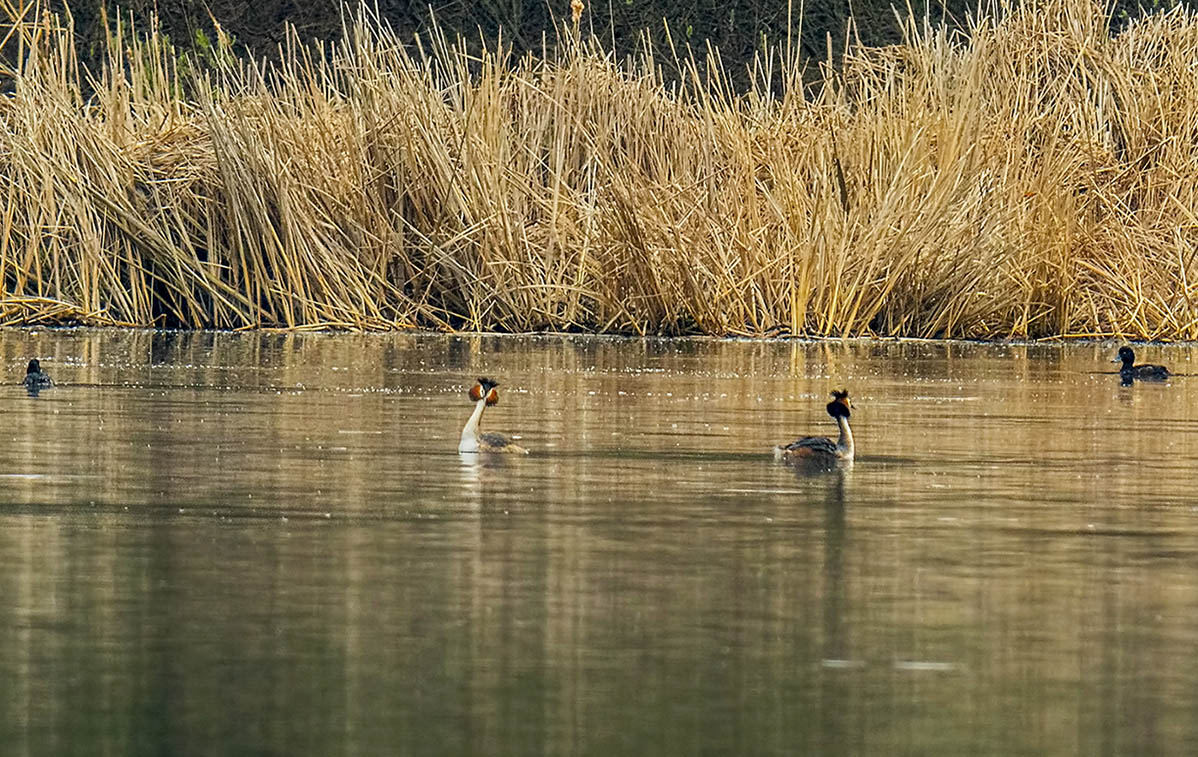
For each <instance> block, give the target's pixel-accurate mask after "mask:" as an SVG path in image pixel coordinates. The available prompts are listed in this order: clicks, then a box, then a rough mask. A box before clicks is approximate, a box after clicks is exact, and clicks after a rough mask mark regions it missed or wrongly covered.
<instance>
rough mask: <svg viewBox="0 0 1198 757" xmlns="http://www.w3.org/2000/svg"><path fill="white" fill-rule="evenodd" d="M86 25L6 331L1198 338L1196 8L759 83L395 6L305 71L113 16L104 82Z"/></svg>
mask: <svg viewBox="0 0 1198 757" xmlns="http://www.w3.org/2000/svg"><path fill="white" fill-rule="evenodd" d="M579 7H581V6H579ZM31 19H32V20H31ZM67 26H68V25H67V24H61V23H59V22H58V21H57V20H56V19H55V18H54V17H53V16H51V15H49V14H40V15H39V14H27V15H25V16H24V17H23V20H17V19H14V20H13V21H12V22H10V24H9V27H8V29H7V31H8V33H9V34H10V41H9V44H10V45H15V44H19V45H20V46H21V49H22V56H21V61H22V62H21V64H20V68H19V70H15V71H8V72H4V73H5V74H6V78H8V79H10V82H11V93H10V94H7V95H5V96H4V98H3V101H2V108H3V124H4V130H3V136H2V139H3V145H0V171H2V172H3V175H4V177H3V178H4V187H5V189H4V190H3V199H2V200H0V213H2V215H0V280H2V281H3V284H4V290H3V299H0V323H9V324H11V323H28V322H63V321H75V322H83V323H96V324H136V325H147V324H171V325H180V326H185V327H216V328H255V327H269V328H322V327H335V328H351V329H385V328H403V327H413V326H416V327H429V328H440V329H463V330H497V331H529V330H545V329H548V330H578V331H594V332H623V333H641V334H644V333H705V334H717V335H724V334H747V335H758V334H782V333H784V334H796V335H833V336H840V335H869V334H876V335H907V336H945V337H981V338H1003V337H1051V336H1064V337H1071V336H1097V335H1120V336H1125V337H1135V338H1153V339H1194V338H1196V337H1198V308H1196V303H1198V267H1196V261H1195V251H1196V249H1198V219H1196V218H1195V213H1196V212H1198V211H1196V210H1195V209H1196V208H1198V150H1196V149H1195V143H1196V140H1198V134H1196V133H1195V131H1194V129H1195V126H1194V125H1195V124H1198V79H1196V78H1195V77H1194V75H1193V71H1194V69H1195V66H1196V65H1198V17H1195V15H1193V14H1192V13H1189V12H1187V11H1185V10H1184V9H1181V8H1178V9H1176V10H1173V11H1170V12H1168V13H1161V14H1157V15H1153V16H1151V17H1148V18H1146V19H1144V20H1141V21H1138V22H1136V23H1133V24H1132V25H1131V26H1130V27H1129V28H1128V29H1127V30H1126V31H1124V32H1122V33H1120V34H1118V35H1116V36H1112V35H1111V34H1110V33H1109V31H1108V27H1107V18H1106V16H1105V15H1104V11H1103V9H1102V7H1101V6H1100V5H1098V4H1096V3H1093V2H1088V1H1087V0H1048V1H1040V2H1031V3H1023V4H1022V5H1021V7H1020V8H1019V9H1015V10H1010V11H1009V12H1008V13H1007V14H1006V15H1004V16H1002V17H1001V18H997V19H996V18H983V19H981V20H980V21H978V22H976V23H975V24H974V25H973V27H972V29H971V30H970V34H969V35H967V36H956V35H954V34H952V33H950V32H948V31H946V30H943V29H937V28H927V27H923V26H918V25H914V24H913V25H912V26H911V27H910V28H909V29H908V30H907V34H906V42H905V43H904V44H902V45H896V46H891V47H886V48H880V49H878V48H864V47H860V46H856V47H851V48H850V50H849V52H848V53H847V54H846V55H845V57H844V58H843V59H840V60H837V61H835V65H834V66H828V67H825V68H823V69H822V70H821V72H820V76H818V77H817V78H818V82H817V83H816V84H814V85H812V84H811V83H810V81H808V82H807V83H805V82H804V78H803V77H804V75H805V73H806V74H807V75H808V79H811V78H812V77H811V76H810V73H811V72H808V71H805V66H806V61H804V60H801V59H799V58H798V57H792V56H790V55H788V53H786V51H784V50H776V51H773V52H771V53H767V54H763V55H762V56H761V57H759V58H758V59H757V60H755V61H753V62H752V71H753V76H754V82H755V83H754V85H753V86H752V87H751V88H750V89H749V90H748V91H747V92H737V91H734V90H733V88H732V87H730V86H729V85H728V83H727V77H725V76H724V75H723V73H722V69H721V66H720V63H719V57H718V55H717V54H716V53H715V52H714V51H713V52H709V53H708V54H707V56H706V57H705V58H704V59H702V60H699V61H696V60H695V59H694V58H687V57H686V56H680V58H679V59H678V60H675V61H672V62H671V63H672V64H673V65H676V66H678V67H681V69H682V71H683V73H684V76H683V78H682V80H681V81H680V82H672V81H670V82H668V81H665V80H664V79H663V77H662V76H661V74H660V73H659V71H660V70H661V66H660V65H659V63H658V61H656V60H654V58H653V57H652V54H650V53H645V54H643V55H642V56H640V58H639V59H637V60H635V61H631V62H628V63H626V64H622V65H621V64H618V63H617V62H615V61H614V60H613V58H612V56H610V55H608V54H606V53H605V52H604V51H603V50H601V49H600V48H599V47H598V46H597V45H596V44H595V43H593V42H586V41H580V37H581V36H582V35H579V34H578V33H577V31H576V30H577V29H578V27H577V25H575V26H574V29H575V31H574V32H573V33H572V32H571V31H570V30H568V29H565V28H564V29H563V31H562V34H561V35H560V36H559V45H558V52H556V53H554V54H552V55H551V59H550V60H544V59H536V58H532V57H528V58H520V59H514V58H512V57H510V56H508V55H507V54H505V53H503V52H497V51H491V52H487V53H485V54H483V55H482V56H481V57H480V56H478V55H476V54H470V53H468V52H466V51H465V49H464V48H463V47H462V46H460V45H457V44H452V43H451V42H449V41H447V40H446V39H445V38H444V37H443V36H436V37H434V38H432V39H431V40H426V41H425V42H424V43H423V44H421V43H411V44H408V43H406V42H405V41H401V40H399V39H396V38H395V36H394V35H393V34H392V33H391V32H389V31H388V30H387V29H386V28H385V26H384V25H382V24H380V23H378V22H377V20H376V19H373V18H372V17H371V16H370V14H369V12H366V11H363V12H362V13H361V15H360V16H359V17H358V18H357V19H356V20H355V21H353V22H352V23H349V24H348V25H347V31H346V34H345V37H344V39H342V40H341V41H340V42H337V43H336V44H331V45H328V46H325V47H317V48H306V47H303V46H301V45H299V44H298V43H297V42H296V41H295V39H294V37H292V38H291V39H290V40H289V41H288V43H287V44H286V45H285V46H284V48H283V50H282V62H281V63H280V64H279V65H277V66H275V67H271V68H266V67H264V66H261V65H259V66H257V67H255V66H254V65H252V64H247V63H245V62H242V61H238V60H237V59H236V58H234V57H233V56H231V55H228V54H225V53H227V46H228V45H227V40H224V39H223V38H222V39H219V40H218V41H217V42H216V43H215V44H214V49H215V50H216V53H215V54H210V55H207V56H205V61H204V62H203V63H201V62H199V61H197V60H196V59H195V58H190V57H183V56H180V55H178V54H177V53H176V52H175V50H174V49H173V48H172V47H171V46H170V44H169V42H168V41H167V40H165V39H164V38H163V37H161V36H160V35H158V34H151V35H150V36H148V37H144V36H142V37H139V36H134V35H130V34H129V33H128V32H127V31H125V30H124V29H122V27H121V25H120V24H114V25H113V28H114V32H113V33H112V35H111V38H110V40H109V48H108V65H107V67H106V69H105V70H104V71H103V72H102V73H100V74H97V76H96V78H95V79H94V80H90V81H81V80H80V76H81V74H79V73H78V66H77V64H76V61H75V60H74V58H73V53H72V50H73V49H74V43H73V40H72V39H71V35H70V33H69V32H68V31H67V30H66V28H67ZM500 49H502V48H500ZM85 92H90V93H92V94H89V95H87V96H86V97H85V95H84V93H85Z"/></svg>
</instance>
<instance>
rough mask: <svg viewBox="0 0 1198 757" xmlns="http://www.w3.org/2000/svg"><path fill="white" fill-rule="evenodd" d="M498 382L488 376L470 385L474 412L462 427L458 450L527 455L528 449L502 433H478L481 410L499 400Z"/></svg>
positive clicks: (481, 416)
mask: <svg viewBox="0 0 1198 757" xmlns="http://www.w3.org/2000/svg"><path fill="white" fill-rule="evenodd" d="M497 386H499V382H497V381H492V380H491V379H489V378H480V379H479V380H478V383H476V384H475V385H474V386H472V387H470V399H472V400H474V412H473V413H471V414H470V420H468V421H466V427H465V428H463V429H462V441H461V442H460V443H459V444H458V452H507V453H512V454H517V455H527V454H528V450H526V449H524V448H523V447H521V446H520V445H518V444H516V443H515V442H513V441H512V440H511V439H509V438H507V437H506V436H504V435H503V434H495V433H480V432H479V430H478V424H479V422H480V421H481V420H482V418H483V411H484V410H486V409H487V408H488V407H490V406H491V405H494V404H495V403H497V402H499V391H498V390H497V389H496V388H495V387H497Z"/></svg>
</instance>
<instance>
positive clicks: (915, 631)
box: [0, 331, 1198, 755]
mask: <svg viewBox="0 0 1198 757" xmlns="http://www.w3.org/2000/svg"><path fill="white" fill-rule="evenodd" d="M1113 351H1114V350H1113V348H1112V346H1111V345H1102V346H1074V347H1060V346H1047V347H1043V346H1035V347H1021V346H978V345H960V344H949V345H945V344H925V343H853V344H847V345H844V344H831V343H821V344H797V343H786V342H770V343H762V342H718V341H710V340H696V341H649V342H642V341H619V340H602V339H581V338H579V339H573V338H527V339H509V338H498V337H479V338H447V337H439V336H412V335H369V336H356V335H354V336H351V335H286V336H280V335H251V334H246V335H233V334H150V333H146V332H86V331H85V332H75V331H65V332H63V331H36V332H26V331H19V332H4V333H0V358H2V360H0V366H3V368H4V370H5V371H6V372H7V373H6V375H9V376H11V377H12V378H11V385H10V386H9V387H8V388H7V389H4V388H3V387H0V393H3V394H4V395H6V402H5V404H6V413H5V418H6V423H5V428H4V433H3V434H0V482H2V483H3V486H2V487H0V644H2V645H3V647H2V648H0V680H3V681H4V683H5V685H4V686H3V687H0V743H3V744H5V749H4V753H5V754H14V755H43V754H150V753H153V754H160V753H179V754H190V753H200V754H210V753H222V754H409V753H443V754H464V753H487V754H535V753H548V754H563V753H576V752H577V753H588V754H612V753H632V754H687V755H689V754H695V753H700V752H704V753H737V754H795V753H812V754H831V753H849V754H879V753H906V754H952V755H957V754H962V753H966V752H976V751H983V752H986V753H1002V754H1012V753H1024V754H1042V753H1045V752H1048V751H1053V752H1056V751H1073V752H1086V753H1094V752H1102V753H1112V754H1123V753H1130V752H1148V753H1160V752H1172V753H1192V752H1194V751H1195V749H1196V748H1198V721H1195V720H1194V718H1193V713H1194V712H1195V711H1196V709H1198V659H1196V658H1195V656H1194V655H1193V650H1194V648H1195V646H1196V644H1198V575H1196V573H1195V570H1194V566H1195V565H1196V564H1198V562H1196V559H1198V539H1196V536H1198V522H1196V520H1198V497H1195V496H1194V493H1193V476H1192V471H1193V470H1194V468H1195V464H1196V463H1198V377H1195V378H1192V379H1188V378H1187V377H1184V376H1183V377H1179V378H1175V379H1173V380H1171V381H1169V382H1167V383H1163V384H1141V383H1138V382H1137V383H1136V384H1134V385H1132V386H1121V385H1120V384H1121V382H1120V377H1119V375H1118V374H1117V373H1114V372H1113V371H1112V368H1113V366H1111V365H1110V362H1109V361H1110V359H1111V356H1112V355H1113ZM1144 352H1145V357H1146V358H1148V359H1151V360H1152V361H1153V362H1164V363H1166V364H1168V365H1170V366H1171V367H1172V368H1173V369H1174V370H1175V371H1177V372H1180V373H1189V372H1194V373H1198V371H1190V370H1188V367H1189V366H1191V365H1193V364H1194V362H1195V361H1196V359H1198V350H1192V349H1187V348H1177V347H1171V348H1159V349H1153V350H1145V351H1144ZM1149 352H1151V353H1152V354H1151V355H1150V356H1149V355H1148V354H1147V353H1149ZM34 356H36V357H40V358H41V359H42V362H43V368H45V370H46V371H47V372H48V373H49V374H50V375H51V376H53V377H54V379H55V381H57V382H58V384H59V386H56V387H54V388H51V389H47V390H44V391H42V392H41V393H40V395H39V396H37V397H30V396H27V395H26V393H25V390H24V387H23V386H22V385H21V384H20V380H21V375H22V372H23V370H24V366H25V363H26V362H27V360H28V359H29V358H30V357H34ZM1102 371H1106V373H1100V372H1102ZM479 375H495V376H497V377H498V378H499V379H500V380H501V381H502V382H503V384H504V387H505V388H506V393H505V394H504V395H503V401H502V403H501V404H500V405H499V406H497V407H496V408H493V409H492V410H491V411H488V415H487V418H486V424H487V428H488V429H490V430H495V431H502V432H505V433H509V434H516V435H519V436H520V437H521V442H520V443H521V444H523V445H525V446H528V447H529V448H530V449H531V450H532V453H533V454H532V455H531V456H529V457H527V458H524V457H521V458H519V459H513V458H510V457H499V456H486V455H483V456H470V455H467V456H460V455H458V454H456V452H455V450H456V447H457V441H458V435H459V433H460V430H461V426H462V424H463V423H464V422H465V420H466V417H467V416H468V415H469V412H470V403H469V401H468V400H467V399H466V397H465V391H466V389H468V388H469V385H470V382H472V381H473V379H474V377H475V376H479ZM841 385H844V386H847V387H848V388H849V389H850V390H851V391H852V392H853V397H854V408H855V412H854V414H853V424H854V432H855V436H856V441H857V455H858V457H857V462H856V464H855V465H854V466H853V467H852V469H850V470H840V471H830V472H824V473H820V474H818V475H804V474H803V473H802V472H796V471H795V470H794V469H793V468H790V467H788V466H786V465H782V464H779V463H776V462H775V461H774V459H773V455H772V451H771V448H772V446H773V445H774V444H777V443H779V442H786V441H790V440H792V439H794V438H795V437H797V436H800V435H804V434H810V433H818V434H826V435H829V436H834V435H835V431H836V428H835V425H834V424H833V423H832V422H831V420H830V419H829V418H828V416H827V415H826V413H825V412H824V409H823V407H824V404H825V403H826V401H827V392H828V390H829V389H831V388H839V386H841Z"/></svg>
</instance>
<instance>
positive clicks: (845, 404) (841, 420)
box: [774, 390, 854, 465]
mask: <svg viewBox="0 0 1198 757" xmlns="http://www.w3.org/2000/svg"><path fill="white" fill-rule="evenodd" d="M827 410H828V415H830V416H832V419H833V420H834V421H836V425H837V426H839V427H840V438H839V439H838V440H837V441H835V442H833V441H832V440H831V439H829V438H828V437H826V436H805V437H803V438H802V439H799V440H797V441H793V442H791V443H790V444H786V445H779V446H777V447H774V457H775V458H777V459H778V460H786V461H788V462H805V463H816V464H821V465H834V464H836V463H842V462H846V463H847V462H851V461H852V459H853V451H854V450H853V431H852V429H850V428H849V416H850V415H852V403H850V402H849V393H848V391H847V390H841V391H838V392H832V401H831V402H829V403H828V406H827Z"/></svg>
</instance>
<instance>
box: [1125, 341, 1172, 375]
mask: <svg viewBox="0 0 1198 757" xmlns="http://www.w3.org/2000/svg"><path fill="white" fill-rule="evenodd" d="M1111 362H1113V363H1123V365H1122V366H1120V367H1119V375H1120V376H1122V377H1123V379H1124V381H1129V380H1131V379H1139V380H1141V381H1145V380H1147V381H1163V380H1164V379H1167V378H1169V375H1170V374H1169V369H1168V368H1166V367H1165V366H1163V365H1151V364H1149V363H1143V364H1141V365H1136V364H1135V362H1136V353H1135V352H1134V351H1133V350H1132V348H1131V347H1120V348H1119V356H1118V357H1116V358H1115V359H1114V360H1112V361H1111Z"/></svg>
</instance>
